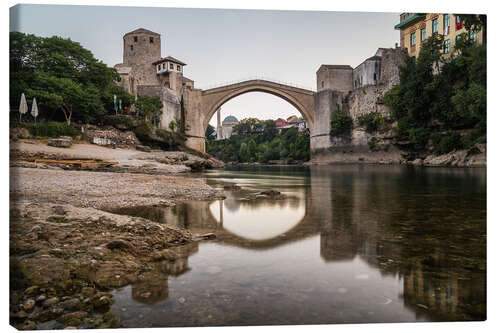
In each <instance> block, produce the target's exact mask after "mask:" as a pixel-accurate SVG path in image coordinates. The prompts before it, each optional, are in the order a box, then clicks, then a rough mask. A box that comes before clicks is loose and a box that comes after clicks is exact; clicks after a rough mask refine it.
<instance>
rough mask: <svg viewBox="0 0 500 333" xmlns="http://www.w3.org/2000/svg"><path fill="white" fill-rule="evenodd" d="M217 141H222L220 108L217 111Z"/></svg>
mask: <svg viewBox="0 0 500 333" xmlns="http://www.w3.org/2000/svg"><path fill="white" fill-rule="evenodd" d="M217 140H222V126H221V124H220V108H219V109H218V110H217Z"/></svg>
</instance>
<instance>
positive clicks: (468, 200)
mask: <svg viewBox="0 0 500 333" xmlns="http://www.w3.org/2000/svg"><path fill="white" fill-rule="evenodd" d="M202 176H203V177H207V178H208V183H209V184H210V185H213V186H215V187H220V188H223V187H224V186H225V188H226V189H227V190H226V191H225V192H226V195H227V199H225V200H220V201H215V202H188V203H186V204H183V205H178V206H176V207H175V208H174V209H156V210H148V215H150V218H152V219H155V220H158V221H161V222H163V223H166V224H169V225H174V226H178V227H184V228H188V229H190V230H192V232H193V233H204V232H214V233H215V234H217V239H216V240H213V241H204V242H200V243H197V244H190V245H188V246H184V247H179V248H176V249H175V251H177V253H178V255H179V259H178V260H176V261H175V262H163V263H161V264H158V266H157V267H156V268H157V269H156V270H155V271H154V272H152V273H148V274H146V275H144V276H143V277H141V280H140V282H138V283H136V284H134V285H131V286H127V287H124V288H121V289H118V290H115V291H114V296H115V299H116V302H115V303H114V305H113V308H112V310H113V311H115V312H116V313H117V314H118V315H119V316H120V317H121V318H122V320H123V322H124V324H125V325H126V326H128V327H160V326H161V327H164V326H202V325H257V324H260V325H266V324H311V323H317V324H319V323H365V322H413V321H456V320H460V321H462V320H484V319H485V318H486V170H485V169H445V168H426V169H420V168H406V167H399V166H397V167H395V166H356V165H350V166H328V167H311V168H290V167H281V168H280V167H268V168H265V167H258V168H235V169H232V170H224V171H213V172H208V173H206V174H203V175H202ZM230 185H238V186H239V187H240V189H236V190H235V188H232V189H230V188H231V186H230ZM270 188H272V189H275V190H278V191H280V192H282V193H284V194H286V195H287V198H286V199H284V200H272V199H269V198H265V197H262V196H259V195H258V193H259V192H261V191H263V190H266V189H270ZM132 213H133V212H131V214H132Z"/></svg>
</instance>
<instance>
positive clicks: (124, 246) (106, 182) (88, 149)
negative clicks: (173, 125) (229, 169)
mask: <svg viewBox="0 0 500 333" xmlns="http://www.w3.org/2000/svg"><path fill="white" fill-rule="evenodd" d="M19 158H24V159H26V158H44V159H52V160H63V159H66V160H68V159H69V160H75V159H77V160H86V159H92V160H96V161H98V160H104V161H110V160H111V161H117V162H118V164H117V165H111V166H100V167H93V168H92V167H90V169H91V170H82V169H85V168H83V167H74V166H72V165H66V164H63V163H40V162H37V163H35V162H29V161H26V160H24V161H20V160H16V159H19ZM190 163H191V164H190ZM210 163H211V164H212V165H210V166H209V167H216V166H217V163H219V162H218V161H216V160H212V161H209V159H203V158H201V157H198V156H195V155H192V154H187V153H184V152H162V151H151V152H141V151H137V150H134V149H120V148H117V149H111V148H105V147H99V146H94V145H88V144H73V145H72V146H71V147H70V148H59V147H51V146H47V145H46V144H45V143H44V142H41V141H38V140H37V141H31V140H20V141H18V142H15V143H14V144H12V146H11V168H10V199H11V205H10V277H11V285H10V322H11V324H12V325H13V326H15V327H16V328H18V329H25V330H31V329H59V328H111V327H121V322H120V319H119V317H118V316H117V315H116V314H114V313H113V312H110V305H111V304H112V303H113V302H114V300H113V296H112V295H111V294H110V293H109V291H111V290H112V289H114V288H118V287H121V286H125V285H132V286H133V288H134V290H135V293H136V294H137V295H135V296H136V297H139V298H141V299H143V300H144V301H148V300H153V299H154V298H155V297H158V295H156V294H155V292H152V291H151V290H149V289H148V288H141V285H150V284H153V285H154V284H158V283H161V282H162V281H164V280H165V278H166V276H167V275H168V274H169V273H170V272H171V270H174V269H175V268H177V267H178V266H182V260H184V258H186V257H187V253H192V251H195V250H196V249H197V242H198V241H201V240H203V239H205V237H201V236H199V235H192V234H191V233H190V232H189V231H187V230H183V229H175V228H171V227H167V226H166V225H164V224H161V223H157V222H153V221H151V220H148V219H144V218H140V217H132V216H128V215H119V214H112V213H109V211H117V210H118V211H119V210H120V209H121V208H124V207H133V206H139V205H141V206H146V205H160V206H172V205H175V204H177V203H178V202H181V201H184V200H213V199H218V198H223V192H222V191H220V190H216V189H213V188H212V187H210V186H208V185H207V184H206V183H205V181H204V179H200V178H190V177H180V176H178V175H177V174H179V173H185V172H188V171H192V170H194V169H196V168H200V165H201V167H206V166H207V165H206V164H210ZM68 169H69V170H68ZM71 169H77V170H71ZM176 175H177V176H176Z"/></svg>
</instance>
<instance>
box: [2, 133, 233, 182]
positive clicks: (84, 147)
mask: <svg viewBox="0 0 500 333" xmlns="http://www.w3.org/2000/svg"><path fill="white" fill-rule="evenodd" d="M10 158H11V166H20V167H26V168H42V169H48V168H50V169H74V168H75V166H73V165H70V164H66V165H63V164H57V163H50V164H49V163H43V162H38V163H33V162H29V161H23V160H26V159H30V158H31V159H32V158H38V159H49V160H93V161H111V162H117V163H116V164H115V165H108V166H100V165H86V166H82V167H78V170H81V169H84V170H97V171H108V172H125V173H146V174H164V175H169V174H177V173H185V172H191V171H198V170H201V169H213V168H222V167H224V163H223V162H221V161H219V160H217V159H214V158H209V157H201V156H197V155H194V154H190V153H188V152H183V151H162V150H154V151H140V150H137V149H135V148H130V147H129V148H114V149H113V148H109V147H102V146H98V145H92V144H87V143H76V144H73V145H71V147H69V148H60V147H52V146H48V145H47V144H46V143H45V141H43V140H29V139H21V140H18V141H15V142H11V145H10Z"/></svg>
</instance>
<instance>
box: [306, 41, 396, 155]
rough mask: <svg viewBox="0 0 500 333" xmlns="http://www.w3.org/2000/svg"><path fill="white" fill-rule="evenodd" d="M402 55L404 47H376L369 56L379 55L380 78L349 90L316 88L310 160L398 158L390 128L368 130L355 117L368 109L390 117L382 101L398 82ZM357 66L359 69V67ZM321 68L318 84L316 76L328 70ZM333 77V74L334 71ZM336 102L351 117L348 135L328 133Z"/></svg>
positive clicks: (373, 69)
mask: <svg viewBox="0 0 500 333" xmlns="http://www.w3.org/2000/svg"><path fill="white" fill-rule="evenodd" d="M405 56H406V49H402V48H396V49H378V50H377V53H376V55H375V57H372V58H373V59H376V58H378V57H380V81H378V82H377V84H376V85H366V86H364V87H360V88H357V89H354V90H352V91H350V92H349V93H348V94H345V93H344V94H343V93H342V92H338V91H337V92H335V91H331V90H324V89H323V90H322V91H321V90H320V89H319V88H318V92H317V93H316V95H315V104H316V105H315V112H316V113H315V117H316V118H315V123H316V128H315V129H314V130H313V131H312V133H311V162H312V163H313V164H314V163H318V164H321V163H359V162H361V161H363V162H367V163H399V162H400V160H401V152H400V150H399V149H398V148H397V147H395V146H394V145H393V144H392V142H393V136H394V134H393V130H392V128H388V129H386V130H385V132H384V133H367V132H366V130H365V129H364V128H363V127H360V126H359V124H358V119H359V117H360V116H361V115H364V114H368V113H370V112H379V113H381V114H382V115H383V116H384V117H386V118H390V110H389V108H388V107H386V106H385V105H383V97H384V94H385V93H386V92H387V91H388V90H390V89H391V88H392V87H393V86H394V85H396V84H399V66H400V65H402V64H403V63H404V59H405ZM365 62H366V61H365ZM322 67H323V66H322ZM358 67H359V66H358ZM372 67H373V68H371V69H372V72H375V66H374V65H373V66H372ZM357 69H358V72H359V71H360V68H357ZM323 72H324V74H323V75H322V74H321V71H318V76H317V77H318V84H321V83H320V82H319V80H321V79H323V78H325V77H327V76H325V75H326V74H328V70H326V69H323ZM325 73H326V74H325ZM358 74H359V73H358ZM372 74H373V73H372ZM332 78H335V75H334V76H333V77H332ZM334 96H337V97H336V98H334ZM339 105H340V106H341V109H342V110H344V111H345V112H346V113H348V114H349V115H350V116H351V117H352V118H353V120H354V129H353V130H352V132H351V133H350V135H347V136H344V137H332V136H330V135H329V132H330V127H331V125H330V121H331V119H330V117H331V112H332V111H333V110H335V109H337V108H339Z"/></svg>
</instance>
